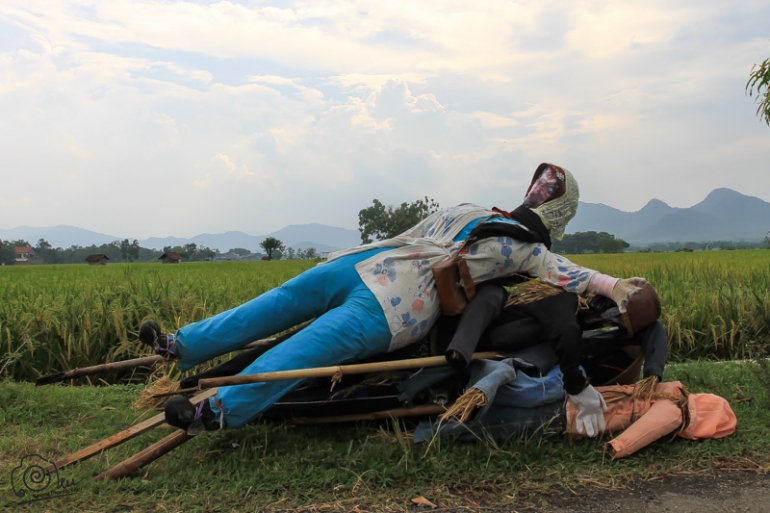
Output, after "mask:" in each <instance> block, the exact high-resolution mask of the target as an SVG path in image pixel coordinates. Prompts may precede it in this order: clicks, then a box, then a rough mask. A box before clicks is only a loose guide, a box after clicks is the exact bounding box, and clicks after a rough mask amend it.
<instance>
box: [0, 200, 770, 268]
mask: <svg viewBox="0 0 770 513" xmlns="http://www.w3.org/2000/svg"><path fill="white" fill-rule="evenodd" d="M586 231H595V232H608V233H611V234H613V235H615V236H616V237H618V238H621V239H623V240H625V241H627V242H629V243H631V244H632V245H635V246H644V245H646V244H652V243H655V242H662V243H666V242H682V243H686V242H711V241H734V242H740V241H745V242H756V241H760V240H762V239H763V237H765V235H766V234H767V233H768V231H770V203H768V202H766V201H764V200H761V199H759V198H756V197H753V196H746V195H744V194H741V193H739V192H736V191H733V190H731V189H716V190H714V191H712V192H711V193H709V195H708V196H706V198H705V199H704V200H703V201H701V202H700V203H698V204H696V205H693V206H692V207H688V208H676V207H671V206H669V205H667V204H666V203H664V202H662V201H660V200H657V199H653V200H650V202H649V203H647V204H646V205H645V206H644V207H643V208H642V209H641V210H638V211H636V212H624V211H622V210H618V209H616V208H612V207H609V206H607V205H604V204H602V203H583V202H580V205H579V207H578V213H577V215H576V216H575V218H574V219H573V220H572V221H571V222H570V224H569V226H568V233H575V232H586ZM266 237H275V238H277V239H279V240H280V241H281V242H283V243H284V244H285V245H286V246H287V247H293V248H295V249H307V248H309V247H314V248H315V249H316V251H318V252H319V253H323V252H326V251H335V250H338V249H343V248H348V247H352V246H356V245H358V244H360V243H361V235H360V234H359V232H358V230H350V229H347V228H338V227H334V226H327V225H323V224H317V223H311V224H299V225H289V226H286V227H285V228H282V229H281V230H278V231H277V232H273V233H269V234H267V235H249V234H247V233H244V232H237V231H231V232H225V233H219V234H209V233H204V234H201V235H197V236H195V237H192V238H189V239H188V238H180V237H162V238H161V237H152V238H149V239H143V240H142V239H140V240H139V245H140V246H142V247H145V248H151V249H162V248H163V247H164V246H184V245H185V244H189V243H195V244H197V245H198V246H207V247H209V248H212V249H218V250H219V251H221V252H226V251H227V250H229V249H231V248H245V249H248V250H250V251H252V252H255V253H256V252H259V251H260V250H261V248H260V247H259V244H260V243H261V242H262V241H263V240H265V238H266ZM125 238H129V239H130V238H131V237H115V236H112V235H105V234H103V233H97V232H93V231H89V230H84V229H82V228H77V227H75V226H66V225H59V226H52V227H47V228H39V227H31V226H19V227H16V228H13V229H2V228H0V239H2V240H18V239H24V240H27V241H29V242H30V243H32V244H35V243H36V242H37V241H38V240H40V239H45V240H46V241H48V242H49V243H50V244H51V245H52V246H53V247H60V248H68V247H70V246H73V245H77V246H90V245H92V244H95V245H97V246H100V245H102V244H107V243H110V242H113V241H115V240H123V239H125Z"/></svg>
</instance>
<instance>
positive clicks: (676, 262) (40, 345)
mask: <svg viewBox="0 0 770 513" xmlns="http://www.w3.org/2000/svg"><path fill="white" fill-rule="evenodd" d="M573 259H574V260H575V261H576V262H578V263H580V264H582V265H585V266H587V267H591V268H594V269H599V270H601V271H602V272H605V273H607V274H612V275H615V276H623V277H630V276H644V277H646V278H647V279H648V280H649V281H650V282H651V283H652V284H653V286H655V288H656V290H657V291H658V293H659V295H660V297H661V300H662V303H663V319H662V320H663V322H664V323H665V325H666V327H667V329H668V332H669V336H670V358H671V360H672V361H683V360H687V359H695V358H709V359H739V358H746V357H754V356H767V355H768V354H770V329H769V328H770V251H767V250H743V251H711V252H694V253H628V254H616V255H615V254H613V255H579V256H575V257H573ZM312 265H315V263H314V262H309V261H299V260H294V261H273V262H262V261H259V262H202V263H184V264H181V265H161V264H117V265H108V266H86V265H52V266H35V267H32V266H30V267H3V268H2V269H0V379H2V378H11V379H14V380H32V379H35V378H37V377H39V376H41V375H45V374H49V373H52V372H56V371H60V370H64V369H70V368H75V367H82V366H88V365H95V364H98V363H104V362H112V361H117V360H123V359H127V358H132V357H136V356H138V355H139V353H138V352H139V351H140V350H141V347H140V346H139V345H138V344H136V343H135V340H136V338H137V329H138V326H139V324H140V323H141V321H142V320H143V319H146V318H155V319H158V320H159V321H160V322H161V324H162V325H163V326H164V328H165V329H169V330H171V329H173V328H176V327H179V326H183V325H185V324H187V323H189V322H192V321H196V320H199V319H203V318H205V317H207V316H210V315H213V314H216V313H218V312H220V311H223V310H226V309H228V308H231V307H233V306H236V305H238V304H241V303H243V302H245V301H247V300H249V299H251V298H253V297H255V296H257V295H259V294H261V293H262V292H265V291H266V290H268V289H270V288H272V287H275V286H277V285H280V284H281V283H283V282H284V281H286V280H287V279H289V278H291V277H293V276H295V275H297V274H298V273H300V272H302V271H303V270H305V269H307V268H309V267H310V266H312ZM140 372H141V371H140ZM143 376H144V375H143V374H140V375H139V376H137V377H139V378H141V377H143ZM118 378H120V379H122V380H124V381H126V380H130V379H131V376H130V375H125V374H122V375H120V376H111V375H103V376H101V379H103V380H105V381H108V382H112V381H114V380H116V379H118Z"/></svg>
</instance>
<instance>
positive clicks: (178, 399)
mask: <svg viewBox="0 0 770 513" xmlns="http://www.w3.org/2000/svg"><path fill="white" fill-rule="evenodd" d="M198 409H200V412H199V411H198ZM165 416H166V422H167V423H168V424H170V425H172V426H174V427H177V428H179V429H184V430H185V431H187V434H188V435H197V434H198V433H202V432H203V431H216V430H217V429H219V422H217V417H216V415H215V414H214V412H213V411H211V407H210V406H209V401H208V399H204V400H203V406H202V407H201V408H196V407H195V406H194V405H193V403H191V402H190V401H189V399H187V398H186V397H184V396H182V395H175V396H173V397H171V398H170V399H169V400H168V401H166V411H165Z"/></svg>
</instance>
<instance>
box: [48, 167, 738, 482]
mask: <svg viewBox="0 0 770 513" xmlns="http://www.w3.org/2000/svg"><path fill="white" fill-rule="evenodd" d="M578 195H579V192H578V187H577V183H576V182H575V180H574V178H573V177H572V175H571V174H570V173H569V172H568V171H567V170H564V169H562V168H560V167H558V166H554V165H551V164H541V165H540V166H539V167H538V168H537V170H536V172H535V175H534V177H533V179H532V182H531V184H530V186H529V188H528V190H527V193H526V196H525V198H524V202H523V204H522V205H521V206H520V207H518V208H516V209H515V210H513V211H511V212H507V211H504V210H501V209H498V208H493V209H492V210H489V209H486V208H484V207H480V206H477V205H472V204H462V205H458V206H456V207H452V208H448V209H445V210H442V211H439V212H436V213H434V214H432V215H431V216H429V217H428V218H426V219H424V220H423V221H422V222H420V223H419V224H417V225H416V226H415V227H413V228H411V229H410V230H407V231H406V232H405V233H403V234H402V235H399V236H397V237H395V238H393V239H388V240H384V241H379V242H376V243H372V244H367V245H363V246H359V247H356V248H352V249H349V250H344V251H340V252H338V253H335V254H332V255H331V256H330V258H329V260H328V261H327V262H325V263H323V264H319V265H318V266H316V267H314V268H312V269H309V270H308V271H305V272H304V273H302V274H300V275H299V276H297V277H296V278H294V279H292V280H289V281H288V282H286V283H285V284H283V285H282V286H281V287H278V288H276V289H273V290H271V291H268V292H266V293H265V294H262V295H261V296H259V297H257V298H255V299H253V300H251V301H249V302H247V303H245V304H243V305H240V306H238V307H236V308H234V309H232V310H228V311H226V312H223V313H220V314H218V315H215V316H213V317H211V318H208V319H205V320H203V321H200V322H196V323H192V324H189V325H187V326H184V327H182V328H180V329H179V330H177V331H176V332H174V333H167V332H164V331H163V330H162V329H161V327H160V325H159V324H158V323H157V322H155V321H146V322H144V323H143V324H142V326H141V327H140V332H139V338H140V340H141V341H142V342H143V343H144V344H147V345H149V346H150V347H152V349H153V350H154V351H155V352H156V353H157V354H158V355H159V356H156V357H154V358H156V359H163V360H174V361H176V362H178V364H179V367H180V368H181V369H182V370H188V369H190V368H192V367H194V366H195V365H197V364H199V363H202V362H205V361H208V360H210V359H212V358H214V357H217V356H220V355H223V354H227V353H231V352H233V351H236V350H244V349H245V350H244V351H243V352H242V353H241V354H240V355H238V356H236V357H235V358H233V359H232V360H230V361H228V362H226V363H224V364H222V365H220V366H218V367H216V368H214V369H211V370H209V371H206V372H204V373H201V374H198V375H194V376H191V377H188V378H186V379H185V380H183V381H182V382H181V386H182V388H183V389H184V388H191V389H192V390H193V391H195V392H197V394H196V395H195V396H194V397H192V398H190V399H188V398H187V397H186V396H184V395H175V396H174V397H172V398H171V399H169V400H168V401H167V402H166V406H165V412H164V414H161V415H158V416H156V417H154V418H152V419H148V420H147V421H144V422H142V423H140V424H138V425H136V426H132V427H131V428H129V429H127V430H125V431H123V432H121V433H118V434H116V435H114V436H113V437H110V438H109V439H107V440H105V441H102V442H99V443H97V444H94V445H92V446H91V447H88V448H85V449H83V450H81V451H78V452H77V453H75V454H73V455H70V456H68V457H66V458H64V459H62V460H60V461H59V462H57V465H58V466H59V467H61V466H64V465H67V464H70V463H73V462H75V461H79V460H81V459H84V458H87V457H90V456H92V455H94V454H97V453H98V452H100V451H102V450H104V449H106V448H108V447H111V446H113V445H115V444H116V443H121V442H122V441H125V440H127V439H129V438H131V437H134V436H137V435H138V434H141V433H143V432H145V431H146V430H148V429H152V428H153V427H155V426H157V425H159V424H161V423H162V422H163V421H164V420H165V421H166V422H168V423H169V424H171V425H173V426H175V427H179V428H181V429H180V430H179V431H177V432H175V433H174V434H172V435H170V436H168V437H166V438H165V439H164V440H161V441H160V442H158V443H157V444H154V445H153V446H150V447H148V448H147V449H146V450H145V451H142V452H141V453H139V454H137V455H135V456H134V457H132V458H129V460H126V461H125V462H122V463H121V464H119V465H118V466H117V467H115V468H113V469H111V470H110V471H108V472H105V473H104V474H102V475H100V476H98V477H97V478H103V477H119V476H121V475H125V474H127V473H130V472H131V471H133V470H135V469H136V468H139V467H140V466H142V465H144V464H146V463H148V462H149V461H152V460H153V459H155V458H157V457H158V456H160V455H162V454H164V453H165V452H167V451H169V450H171V449H173V448H174V447H176V446H178V445H179V444H181V443H184V442H185V441H186V440H188V439H189V438H190V437H191V436H193V435H195V434H197V433H200V432H202V431H206V430H208V431H210V430H216V429H221V428H228V429H232V428H237V427H239V426H242V425H244V424H246V423H248V422H251V421H253V420H254V419H256V418H257V417H260V416H261V417H262V418H287V417H289V418H294V419H296V417H310V418H312V419H314V420H312V419H311V420H310V421H319V422H341V421H346V420H356V419H364V418H383V417H385V418H387V417H397V416H402V415H403V416H422V417H425V416H429V419H428V420H427V421H425V422H423V423H422V424H420V425H419V426H418V428H417V431H416V433H415V440H418V441H419V440H421V439H426V438H427V437H429V436H431V437H432V436H435V434H437V433H439V434H441V433H457V434H461V435H463V434H465V435H469V436H471V437H473V438H474V439H475V438H478V437H480V436H483V437H488V438H490V437H491V438H495V439H500V438H504V437H506V436H510V435H512V434H522V433H531V432H533V431H537V430H540V431H543V430H546V429H548V426H558V429H559V430H560V432H564V431H565V429H566V430H567V432H570V433H574V434H579V435H582V436H598V435H600V434H602V433H604V432H605V431H607V430H610V429H611V430H613V432H614V431H615V430H616V429H617V428H618V426H619V424H616V423H613V422H614V421H613V422H610V421H609V417H608V412H614V411H615V409H617V406H613V404H615V402H616V398H615V396H613V397H612V398H610V399H608V396H607V391H606V390H605V389H603V388H600V389H597V388H595V387H594V385H597V386H598V385H606V384H614V383H618V384H628V385H631V384H634V383H636V381H637V380H638V378H639V375H640V372H643V376H644V378H645V380H644V381H643V382H641V383H642V385H639V387H640V388H639V390H643V391H647V390H653V391H654V393H651V394H647V395H645V396H644V397H643V398H642V399H643V400H645V401H647V403H645V404H646V405H647V406H644V405H642V407H641V410H643V409H644V408H645V407H649V409H650V410H651V411H652V410H653V407H654V404H653V403H654V400H656V399H661V398H663V396H661V395H660V394H661V393H664V392H660V391H659V390H658V389H657V388H656V387H658V386H659V383H660V381H661V380H662V377H663V368H664V366H665V362H666V354H667V335H666V332H665V329H664V328H663V326H662V324H661V323H660V322H659V321H658V320H657V319H658V317H659V316H660V303H659V300H658V298H657V295H656V294H655V291H654V290H653V289H652V287H651V286H650V285H649V284H646V282H645V280H644V279H642V278H630V279H618V278H614V277H611V276H607V275H604V274H602V273H599V272H597V271H594V270H591V269H587V268H584V267H581V266H578V265H576V264H574V263H572V262H571V261H569V260H568V259H566V258H565V257H563V256H560V255H557V254H555V253H552V252H550V247H551V238H552V237H553V238H557V239H559V238H561V236H562V235H563V233H564V229H565V227H566V225H567V223H568V221H569V220H570V219H571V218H572V217H573V216H574V215H575V212H576V209H577V204H578ZM448 263H450V264H452V265H453V266H454V267H453V268H452V270H453V272H456V273H458V274H457V276H459V278H456V277H455V281H459V282H461V285H462V286H461V287H459V288H458V287H455V288H454V290H453V291H451V292H452V294H449V296H447V295H444V296H442V297H441V299H440V298H439V294H438V293H437V291H436V289H437V287H439V286H440V285H441V284H440V283H439V282H438V281H439V280H440V276H441V274H440V273H439V272H438V270H437V269H438V268H439V267H441V266H442V265H446V264H448ZM458 291H461V292H460V294H459V296H461V298H460V300H458V299H457V298H456V297H455V298H454V300H453V301H455V300H456V301H458V304H451V305H450V304H449V302H450V301H449V299H447V298H448V297H450V299H451V297H453V295H454V296H457V295H458ZM458 305H459V307H458ZM442 312H444V313H445V314H446V313H447V312H451V313H452V314H456V315H453V316H447V315H444V316H442V315H441V313H442ZM286 330H291V331H289V332H287V333H285V334H284V335H283V336H281V337H278V338H275V339H269V340H268V341H261V342H260V343H257V344H253V343H252V341H254V340H256V339H263V338H264V337H267V336H270V335H272V334H275V333H281V332H285V331H286ZM423 354H430V355H442V356H438V357H428V358H414V357H415V356H417V355H423ZM150 358H152V357H150ZM386 359H390V360H393V361H392V362H389V363H382V361H383V360H386ZM500 359H503V360H502V361H495V360H500ZM447 363H448V364H449V365H446V364H447ZM343 364H350V365H343ZM441 364H444V365H443V366H440V365H441ZM415 369H419V370H417V371H415ZM383 370H385V371H388V372H389V374H390V377H389V378H388V379H386V380H377V381H376V382H375V381H372V380H367V379H364V380H361V379H358V378H357V376H358V375H360V374H366V373H372V372H375V371H383ZM66 374H67V373H62V376H64V375H66ZM58 377H61V376H58ZM320 377H326V378H329V377H332V378H333V380H334V381H336V382H339V386H338V388H337V391H336V392H329V391H328V388H327V389H326V390H322V391H319V390H318V388H317V387H316V388H314V387H313V385H314V381H313V379H315V378H320ZM45 379H47V378H44V380H45ZM44 380H43V381H44ZM300 383H304V388H303V389H302V390H295V389H296V388H297V387H298V385H299V384H300ZM215 387H219V388H215ZM661 390H664V391H665V394H669V393H670V389H669V388H665V389H661ZM682 390H683V389H682ZM182 392H184V390H178V391H176V392H174V393H176V394H181V393H182ZM611 392H613V393H615V392H617V390H614V389H613V390H611ZM655 394H658V395H655ZM680 396H681V397H686V395H685V392H684V391H682V393H681V394H680ZM565 397H566V398H567V399H568V401H567V404H568V405H569V407H568V409H565V407H564V405H565ZM630 397H631V399H630V400H629V401H630V402H631V403H633V406H632V409H633V408H636V406H637V403H636V402H634V401H639V400H640V397H642V395H640V393H632V394H631V395H630ZM665 399H666V400H669V399H671V398H670V397H668V396H667V397H666V398H665ZM629 401H626V402H625V403H623V404H626V403H628V402H629ZM658 402H661V403H663V401H658ZM673 403H674V404H676V405H678V407H679V408H680V412H683V413H682V419H684V421H683V423H682V425H683V426H684V425H685V424H687V422H688V420H689V421H691V420H692V418H693V416H692V415H689V414H687V413H686V408H685V402H684V401H683V400H680V399H677V400H674V401H673ZM660 408H662V407H657V408H655V411H657V410H659V409H660ZM727 409H729V405H728V406H727ZM641 410H639V411H641ZM635 411H636V410H635ZM645 411H646V410H645ZM439 413H443V415H442V417H440V418H439V419H438V420H435V419H434V417H435V415H437V414H439ZM637 413H638V412H637ZM321 415H323V416H324V417H323V418H321ZM329 416H331V418H329ZM636 416H638V414H637V415H636ZM612 418H615V417H614V416H613V417H612ZM645 418H651V417H647V416H646V415H645ZM554 419H556V421H555V420H554ZM559 419H561V420H559ZM672 422H673V421H669V423H668V424H667V425H669V424H671V423H672ZM728 424H729V423H728ZM608 426H609V427H608ZM623 427H627V426H626V425H624V426H623ZM728 431H729V426H728V428H725V429H722V430H719V431H718V433H720V434H724V433H727V432H728ZM683 432H684V431H683ZM632 433H633V431H632ZM699 433H702V432H701V431H699ZM699 436H702V434H701V435H699Z"/></svg>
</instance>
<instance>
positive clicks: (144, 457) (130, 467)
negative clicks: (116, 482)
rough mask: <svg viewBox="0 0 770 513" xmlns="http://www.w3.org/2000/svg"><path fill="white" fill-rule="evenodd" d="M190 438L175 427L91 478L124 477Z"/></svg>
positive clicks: (100, 479)
mask: <svg viewBox="0 0 770 513" xmlns="http://www.w3.org/2000/svg"><path fill="white" fill-rule="evenodd" d="M191 438H193V436H192V435H188V434H187V432H186V431H184V430H183V429H177V430H176V431H174V432H173V433H171V434H170V435H168V436H167V437H165V438H163V439H162V440H160V441H158V442H155V443H154V444H152V445H151V446H149V447H147V448H146V449H144V450H142V451H139V452H138V453H136V454H134V455H133V456H131V457H130V458H127V459H125V460H123V461H121V462H120V463H118V464H117V465H115V466H114V467H112V468H111V469H109V470H107V471H106V472H102V473H101V474H99V475H98V476H96V477H95V478H94V479H93V480H94V481H102V480H103V479H106V478H110V479H118V478H121V477H125V476H127V475H129V474H130V473H132V472H133V471H135V470H137V469H140V468H142V467H143V466H145V465H148V464H150V463H152V462H153V461H155V460H157V459H158V458H160V457H161V456H163V455H164V454H166V453H167V452H169V451H171V450H173V449H175V448H177V447H179V446H180V445H182V444H183V443H185V442H186V441H188V440H190V439H191Z"/></svg>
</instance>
